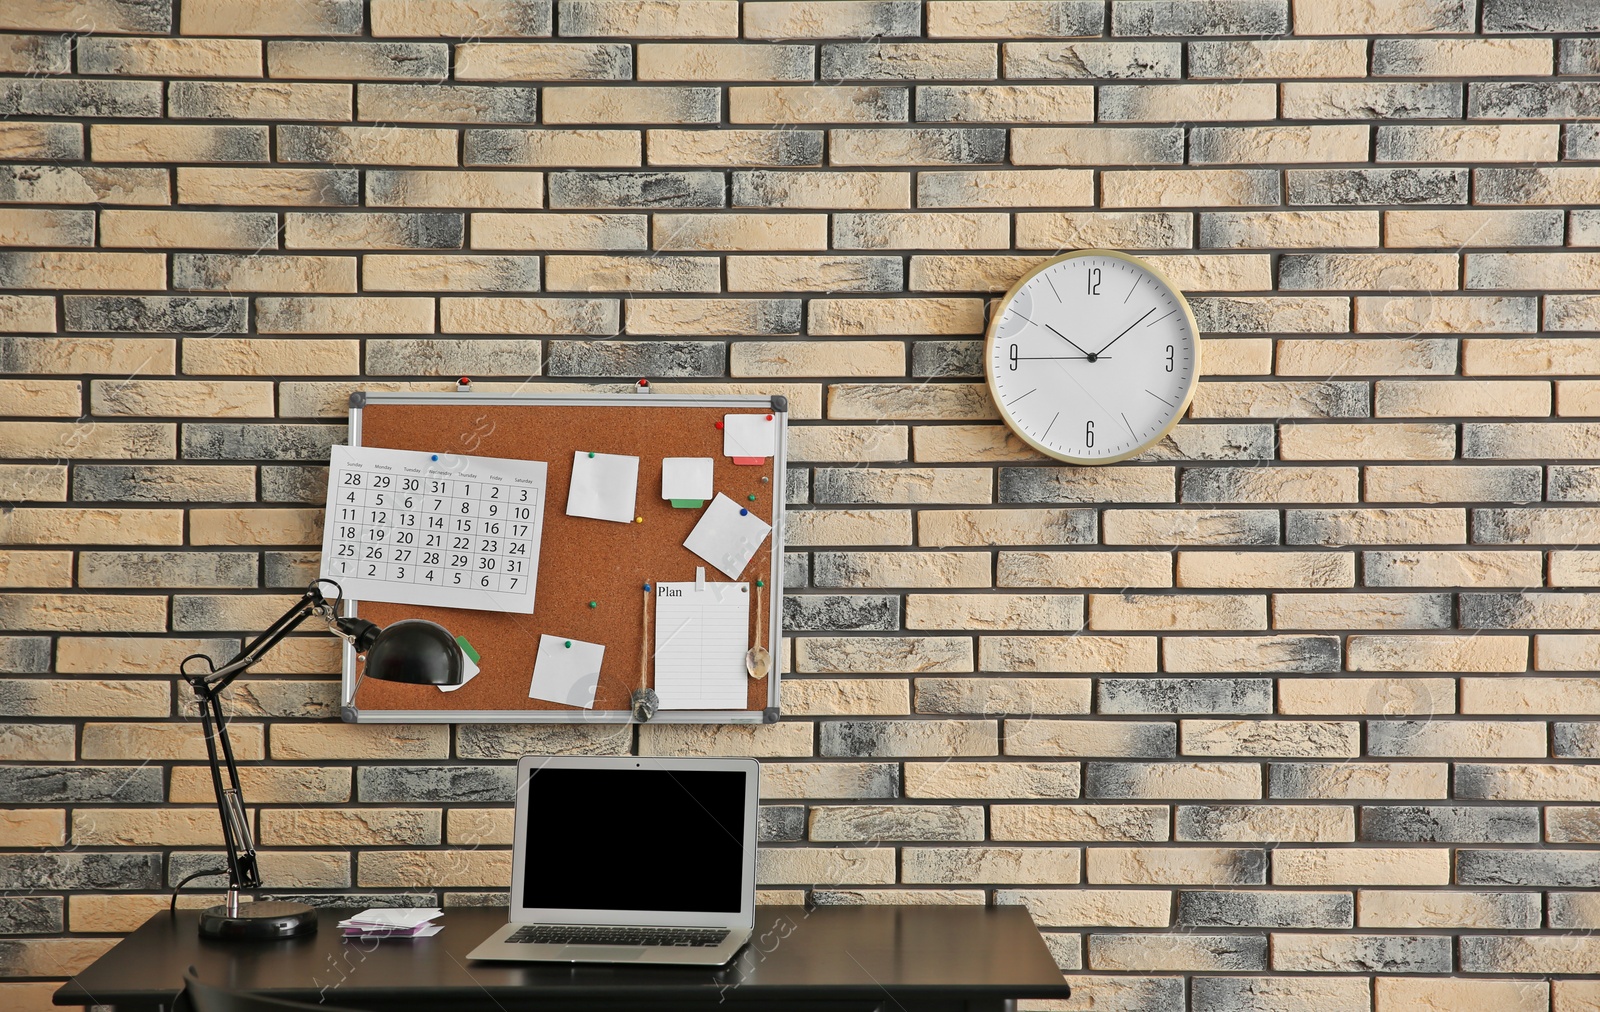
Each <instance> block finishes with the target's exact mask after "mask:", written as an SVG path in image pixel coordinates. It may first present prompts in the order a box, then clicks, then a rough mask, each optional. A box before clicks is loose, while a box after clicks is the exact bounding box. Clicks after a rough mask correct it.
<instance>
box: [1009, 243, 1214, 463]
mask: <svg viewBox="0 0 1600 1012" xmlns="http://www.w3.org/2000/svg"><path fill="white" fill-rule="evenodd" d="M984 372H985V373H986V375H987V376H988V378H989V392H990V393H991V394H993V395H994V401H995V404H996V405H997V406H998V407H999V408H1000V417H1001V418H1003V419H1005V422H1006V424H1007V425H1009V426H1011V428H1012V429H1013V430H1014V431H1015V432H1016V433H1017V435H1018V436H1021V437H1022V439H1023V440H1024V441H1026V442H1027V443H1028V445H1029V446H1032V447H1033V448H1034V449H1036V450H1038V451H1040V452H1041V453H1047V454H1049V455H1050V456H1052V457H1055V458H1056V459H1058V460H1065V461H1070V462H1072V463H1074V464H1105V463H1109V462H1111V461H1114V460H1123V459H1125V458H1127V457H1132V456H1134V455H1135V454H1138V453H1141V452H1143V451H1144V450H1147V449H1149V448H1150V447H1151V446H1152V445H1154V444H1155V443H1157V442H1158V441H1160V439H1161V437H1162V436H1165V435H1166V434H1167V433H1168V432H1169V431H1171V429H1172V427H1173V426H1174V425H1177V424H1178V419H1180V418H1182V417H1183V412H1184V410H1185V409H1186V408H1188V406H1189V399H1190V398H1191V397H1192V396H1193V395H1194V388H1195V383H1196V381H1197V380H1198V379H1199V376H1200V341H1199V328H1198V327H1196V326H1195V322H1194V314H1193V313H1191V312H1190V311H1189V303H1188V301H1187V300H1185V299H1184V297H1183V293H1182V292H1180V291H1178V289H1177V288H1175V287H1174V286H1173V284H1172V282H1170V281H1168V280H1167V279H1166V278H1164V277H1162V276H1161V274H1160V273H1159V272H1158V271H1157V270H1156V269H1155V268H1153V267H1151V266H1150V265H1149V264H1147V263H1145V262H1144V261H1143V260H1140V259H1138V258H1137V257H1131V256H1128V255H1127V254H1126V253H1118V252H1115V251H1113V250H1104V249H1088V250H1079V251H1078V252H1076V253H1068V254H1067V255H1065V256H1061V257H1057V258H1055V259H1054V260H1051V261H1049V262H1047V263H1045V264H1042V265H1041V266H1039V267H1037V268H1035V269H1034V270H1032V271H1030V272H1029V273H1028V274H1026V275H1024V276H1023V278H1022V280H1021V281H1018V282H1017V283H1016V284H1015V285H1014V286H1012V288H1011V290H1010V291H1009V292H1007V293H1006V294H1005V297H1004V298H1002V299H1001V300H1000V301H999V303H998V304H997V305H996V307H995V311H994V315H993V318H992V319H991V320H990V322H989V334H988V340H987V343H986V345H985V356H984Z"/></svg>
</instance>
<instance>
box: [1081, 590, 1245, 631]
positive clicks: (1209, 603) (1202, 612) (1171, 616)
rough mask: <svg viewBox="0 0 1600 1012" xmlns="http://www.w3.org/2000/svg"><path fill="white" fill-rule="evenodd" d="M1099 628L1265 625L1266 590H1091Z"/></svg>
mask: <svg viewBox="0 0 1600 1012" xmlns="http://www.w3.org/2000/svg"><path fill="white" fill-rule="evenodd" d="M1089 628H1090V629H1096V630H1107V629H1109V630H1152V631H1154V630H1172V629H1265V628H1267V600H1266V596H1265V595H1263V594H1206V595H1177V594H1142V595H1135V594H1128V593H1123V594H1090V595H1089Z"/></svg>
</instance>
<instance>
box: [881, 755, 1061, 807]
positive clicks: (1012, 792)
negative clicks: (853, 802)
mask: <svg viewBox="0 0 1600 1012" xmlns="http://www.w3.org/2000/svg"><path fill="white" fill-rule="evenodd" d="M905 794H906V797H911V798H1075V797H1077V796H1078V764H1077V763H1051V762H983V761H962V760H949V759H946V760H942V761H939V762H908V763H906V764H905Z"/></svg>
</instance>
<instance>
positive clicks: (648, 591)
mask: <svg viewBox="0 0 1600 1012" xmlns="http://www.w3.org/2000/svg"><path fill="white" fill-rule="evenodd" d="M644 592H645V593H646V594H648V593H650V585H649V584H648V583H647V584H645V585H644Z"/></svg>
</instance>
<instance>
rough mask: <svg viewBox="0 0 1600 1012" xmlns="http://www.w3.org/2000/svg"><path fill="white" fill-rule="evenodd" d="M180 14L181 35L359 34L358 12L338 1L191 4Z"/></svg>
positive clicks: (199, 0) (208, 0)
mask: <svg viewBox="0 0 1600 1012" xmlns="http://www.w3.org/2000/svg"><path fill="white" fill-rule="evenodd" d="M182 14H183V17H182V20H181V21H180V23H179V24H180V31H182V33H183V34H184V35H358V34H360V32H361V8H360V7H359V6H357V5H353V4H349V3H345V2H341V0H310V2H307V3H298V4H294V5H292V6H289V7H266V6H250V7H244V8H241V7H240V6H239V5H238V4H237V3H231V2H229V0H190V2H189V3H187V4H185V5H184V7H183V11H182Z"/></svg>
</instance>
